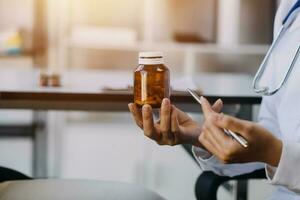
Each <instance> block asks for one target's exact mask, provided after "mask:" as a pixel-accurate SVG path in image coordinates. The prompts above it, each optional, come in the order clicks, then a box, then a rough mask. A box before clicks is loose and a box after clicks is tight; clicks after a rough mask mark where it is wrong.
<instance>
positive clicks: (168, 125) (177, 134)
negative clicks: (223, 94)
mask: <svg viewBox="0 0 300 200" xmlns="http://www.w3.org/2000/svg"><path fill="white" fill-rule="evenodd" d="M128 107H129V110H130V112H131V113H132V115H133V118H134V120H135V122H136V124H137V125H138V126H139V127H140V128H141V129H143V130H144V134H145V136H147V137H149V138H150V139H152V140H154V141H156V142H157V143H158V144H159V145H171V146H173V145H177V144H192V145H195V146H201V144H200V143H199V140H198V137H199V134H200V133H201V126H200V125H199V124H198V122H196V121H194V120H193V119H192V118H191V117H189V116H188V115H187V114H186V113H184V112H183V111H181V110H180V109H178V108H176V107H175V106H174V105H171V102H170V100H169V99H164V100H163V102H162V105H161V110H160V121H159V122H157V123H154V122H153V113H152V108H151V106H149V105H144V106H143V108H142V110H141V109H139V108H138V107H137V105H135V104H134V103H130V104H128ZM222 107H223V103H222V101H221V100H218V101H216V102H215V104H214V105H213V107H212V109H214V110H215V111H216V112H220V110H221V109H222Z"/></svg>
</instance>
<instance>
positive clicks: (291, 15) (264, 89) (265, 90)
mask: <svg viewBox="0 0 300 200" xmlns="http://www.w3.org/2000/svg"><path fill="white" fill-rule="evenodd" d="M299 10H300V0H298V1H297V2H296V3H295V5H294V6H293V7H292V8H291V10H290V11H289V12H288V14H287V16H286V17H285V18H284V20H283V22H282V26H281V28H280V30H279V33H278V34H277V36H276V37H275V39H274V41H273V43H272V45H271V47H270V49H269V50H268V52H267V54H266V56H265V58H264V59H263V61H262V63H261V65H260V67H259V69H258V71H257V73H256V75H255V77H254V80H253V89H254V91H255V92H256V93H260V94H262V95H266V96H271V95H273V94H275V93H276V92H278V91H279V90H280V89H281V88H282V86H283V85H284V84H285V83H286V82H287V80H288V77H289V75H290V74H291V71H292V69H293V68H294V65H295V63H296V61H297V59H298V57H299V54H300V46H299V47H298V49H297V52H296V54H295V55H294V58H293V60H292V62H291V64H290V66H289V68H288V69H287V71H286V73H285V75H284V77H283V79H282V80H281V81H280V82H279V84H278V85H277V87H276V88H275V89H273V90H270V88H269V87H268V86H259V84H258V82H259V81H260V80H261V78H262V75H263V73H264V71H265V69H266V67H267V64H268V60H269V58H270V55H271V54H272V52H273V50H274V48H275V47H276V46H277V44H278V43H279V42H280V40H281V38H282V37H283V35H284V34H285V32H286V31H287V30H288V28H289V27H290V26H291V25H292V24H293V22H294V21H295V19H296V17H297V14H298V13H299Z"/></svg>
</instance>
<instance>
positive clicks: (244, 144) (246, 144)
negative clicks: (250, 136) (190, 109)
mask: <svg viewBox="0 0 300 200" xmlns="http://www.w3.org/2000/svg"><path fill="white" fill-rule="evenodd" d="M187 91H188V92H189V93H190V95H192V97H194V99H195V100H196V101H197V102H198V103H199V104H202V103H201V100H200V97H199V96H198V95H197V94H196V93H195V92H193V91H192V90H191V89H189V88H188V89H187ZM223 130H224V132H225V133H226V134H227V135H230V136H231V137H233V138H234V139H235V140H236V141H237V142H238V143H240V144H241V145H242V146H243V147H245V148H247V147H248V142H247V141H246V140H245V138H243V137H242V136H240V135H238V134H236V133H235V132H233V131H231V130H228V129H225V128H224V129H223Z"/></svg>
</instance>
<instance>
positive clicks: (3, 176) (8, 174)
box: [0, 167, 32, 182]
mask: <svg viewBox="0 0 300 200" xmlns="http://www.w3.org/2000/svg"><path fill="white" fill-rule="evenodd" d="M31 179H32V178H31V177H29V176H26V175H25V174H22V173H21V172H18V171H16V170H13V169H9V168H6V167H0V182H5V181H13V180H31Z"/></svg>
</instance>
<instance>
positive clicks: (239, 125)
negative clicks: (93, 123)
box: [215, 114, 253, 137]
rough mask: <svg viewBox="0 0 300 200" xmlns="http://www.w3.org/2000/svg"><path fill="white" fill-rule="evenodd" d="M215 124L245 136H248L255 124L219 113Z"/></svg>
mask: <svg viewBox="0 0 300 200" xmlns="http://www.w3.org/2000/svg"><path fill="white" fill-rule="evenodd" d="M215 124H216V125H217V126H219V127H220V128H225V129H229V130H231V131H234V132H236V133H239V134H241V135H242V136H244V137H247V135H248V133H251V132H252V131H253V130H252V128H253V126H252V125H251V123H250V122H248V121H245V120H241V119H238V118H235V117H231V116H229V115H224V114H220V115H219V117H218V118H217V120H216V121H215Z"/></svg>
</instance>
